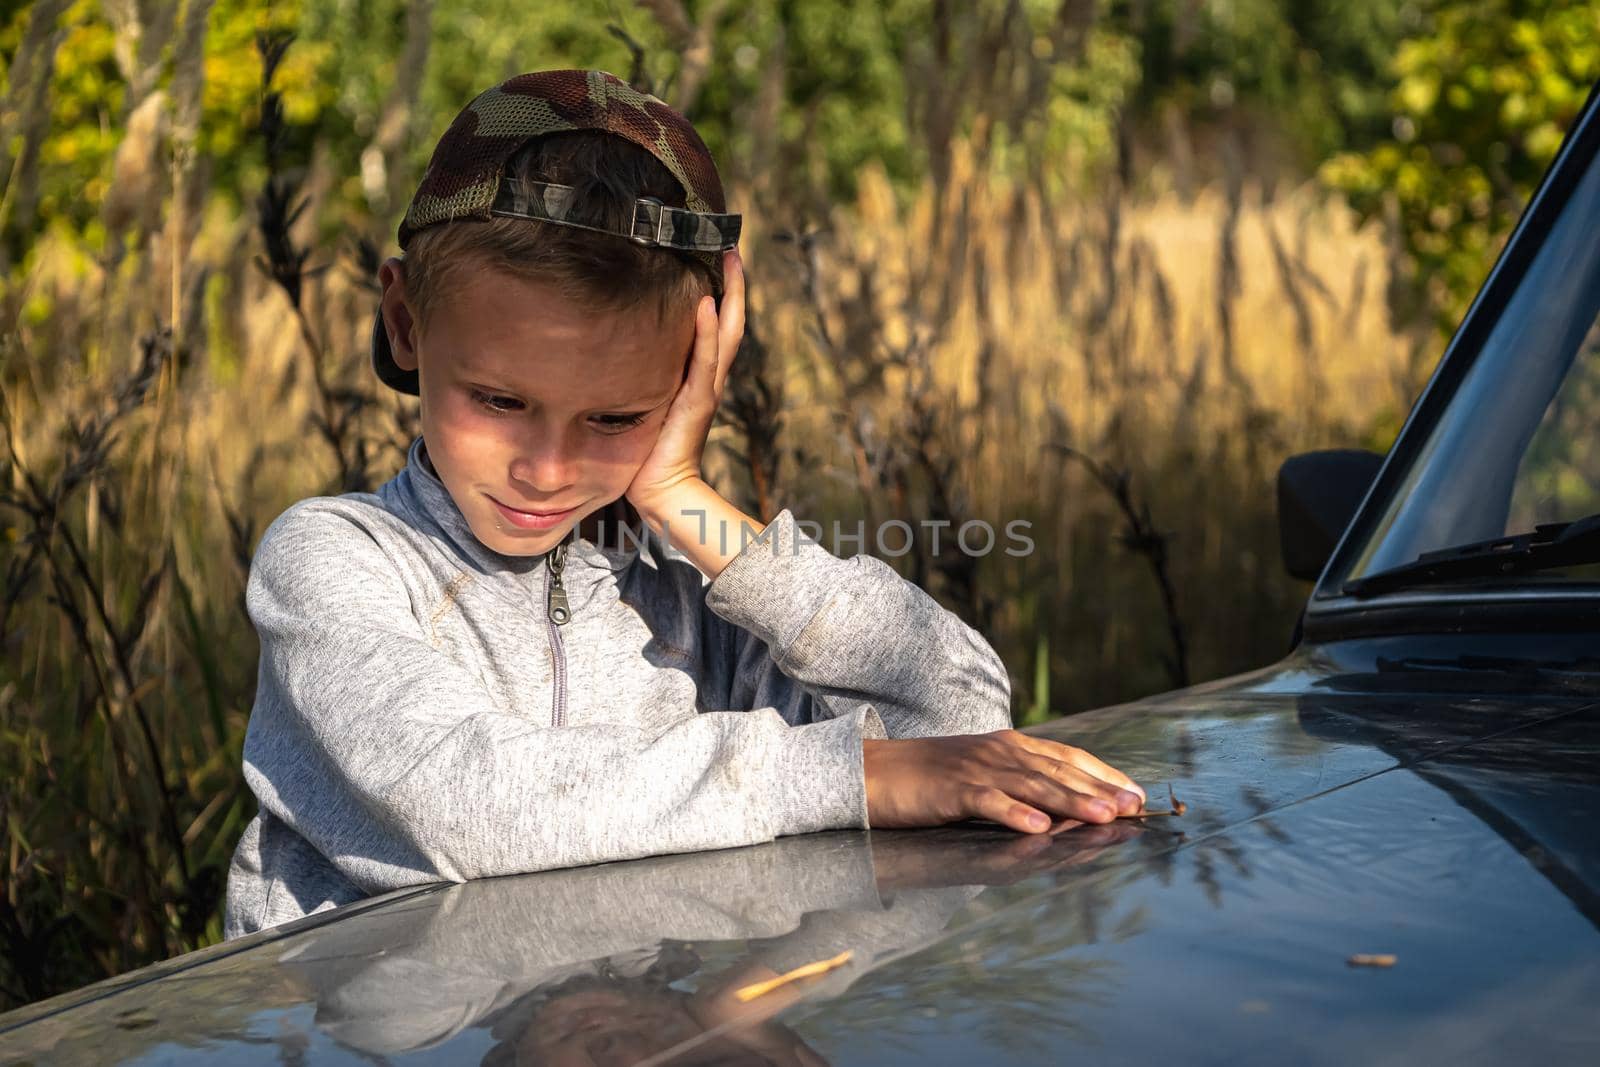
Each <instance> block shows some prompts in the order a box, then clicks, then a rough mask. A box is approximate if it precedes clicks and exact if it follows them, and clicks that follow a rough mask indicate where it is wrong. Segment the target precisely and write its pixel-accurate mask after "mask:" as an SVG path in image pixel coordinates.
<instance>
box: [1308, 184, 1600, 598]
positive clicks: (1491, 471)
mask: <svg viewBox="0 0 1600 1067" xmlns="http://www.w3.org/2000/svg"><path fill="white" fill-rule="evenodd" d="M1597 235H1600V164H1596V163H1595V162H1594V161H1593V160H1591V161H1590V164H1589V166H1588V172H1587V174H1586V175H1585V176H1584V177H1583V178H1582V180H1581V181H1580V182H1579V183H1578V186H1577V188H1576V189H1575V190H1574V192H1573V194H1572V197H1571V199H1570V200H1569V201H1568V202H1567V205H1566V207H1565V208H1564V209H1563V210H1562V212H1561V215H1560V216H1559V218H1558V219H1557V220H1556V223H1555V225H1554V226H1553V227H1552V228H1551V230H1550V231H1549V233H1548V234H1547V236H1546V237H1545V240H1544V242H1543V244H1542V245H1541V246H1540V250H1539V252H1538V254H1537V255H1536V256H1535V258H1534V260H1533V262H1532V265H1531V266H1530V267H1529V269H1528V272H1527V274H1526V275H1525V277H1524V278H1523V280H1522V282H1521V283H1520V284H1519V285H1518V287H1517V289H1516V291H1515V293H1514V295H1513V296H1512V298H1511V300H1510V302H1509V303H1508V304H1507V305H1506V309H1505V311H1504V313H1503V314H1502V315H1501V317H1500V319H1499V321H1498V322H1497V323H1496V325H1495V327H1494V329H1493V331H1492V332H1491V333H1490V334H1489V336H1488V339H1487V340H1486V341H1485V342H1484V345H1483V348H1482V350H1481V351H1480V352H1479V354H1478V357H1477V358H1476V359H1475V360H1474V361H1473V364H1472V366H1471V368H1470V369H1469V370H1468V371H1467V374H1466V376H1465V377H1464V378H1463V380H1462V382H1461V385H1460V387H1459V389H1458V390H1457V392H1456V395H1455V396H1454V398H1453V399H1452V400H1451V401H1450V404H1449V406H1448V407H1447V408H1446V410H1445V411H1444V413H1443V415H1442V416H1441V417H1440V419H1439V421H1438V423H1437V424H1436V425H1435V426H1434V427H1433V430H1432V432H1431V434H1430V435H1429V437H1428V439H1427V441H1426V443H1425V444H1424V445H1423V446H1422V447H1421V449H1419V450H1418V451H1417V453H1416V454H1415V459H1414V461H1413V462H1412V465H1411V467H1410V469H1409V470H1408V471H1407V472H1406V473H1405V476H1404V478H1403V479H1402V481H1401V482H1400V484H1399V489H1398V490H1397V491H1396V492H1395V494H1394V495H1393V497H1392V498H1391V499H1390V501H1389V503H1388V506H1387V509H1386V510H1385V512H1384V514H1383V516H1382V518H1381V519H1380V520H1379V521H1378V523H1377V524H1376V525H1375V526H1374V527H1373V528H1372V533H1371V535H1370V536H1369V537H1368V538H1367V541H1366V543H1365V544H1364V545H1362V546H1361V547H1360V549H1359V550H1358V552H1357V553H1356V554H1355V556H1354V557H1353V559H1354V562H1353V563H1352V565H1351V567H1350V569H1349V572H1348V573H1347V574H1345V575H1341V576H1337V578H1336V581H1343V580H1345V579H1352V578H1361V577H1365V576H1367V575H1370V574H1374V573H1376V572H1379V571H1384V570H1387V569H1389V568H1392V567H1397V566H1400V565H1402V564H1406V563H1410V562H1412V561H1413V560H1415V559H1416V558H1417V557H1418V556H1420V555H1421V554H1422V553H1424V552H1433V551H1437V550H1440V549H1446V548H1452V547H1455V546H1458V545H1463V544H1468V543H1471V542H1474V541H1484V540H1487V539H1490V538H1495V537H1500V536H1502V535H1505V534H1517V533H1524V532H1526V531H1529V530H1531V529H1533V527H1534V526H1535V525H1538V524H1541V523H1552V522H1568V521H1571V520H1574V519H1579V518H1582V517H1585V516H1588V515H1592V514H1594V513H1595V512H1600V437H1597V436H1596V434H1595V433H1594V426H1595V413H1596V411H1597V410H1600V409H1597V401H1600V236H1597ZM1574 573H1576V572H1572V573H1569V574H1568V575H1567V577H1569V578H1570V577H1572V576H1573V574H1574ZM1549 580H1551V579H1550V576H1548V575H1547V576H1542V577H1540V576H1530V575H1517V576H1505V577H1498V578H1485V579H1482V581H1486V582H1493V583H1494V584H1496V585H1497V586H1498V585H1505V584H1508V583H1524V582H1539V581H1549Z"/></svg>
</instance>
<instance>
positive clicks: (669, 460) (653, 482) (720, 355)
mask: <svg viewBox="0 0 1600 1067" xmlns="http://www.w3.org/2000/svg"><path fill="white" fill-rule="evenodd" d="M722 276H723V294H722V312H721V314H720V315H719V314H718V313H717V310H716V303H715V301H713V300H712V299H711V297H709V296H707V297H702V298H701V300H700V303H699V305H698V306H697V307H696V309H695V326H694V347H693V350H692V352H691V353H690V356H689V368H688V374H687V376H686V377H685V379H684V382H683V384H682V385H681V386H679V388H678V393H677V395H676V396H674V397H673V398H672V404H671V405H670V406H669V407H668V408H667V416H666V420H665V421H664V422H663V423H662V426H661V432H660V435H659V436H658V437H657V438H656V443H655V447H654V448H653V449H651V451H650V455H649V456H647V457H646V458H645V461H644V465H643V466H641V467H640V468H639V470H638V472H637V473H636V474H635V475H634V477H633V481H632V482H631V483H630V484H629V486H628V491H627V498H628V500H629V501H630V502H631V503H632V504H633V506H634V507H635V508H637V509H638V511H639V513H640V514H641V515H651V514H669V513H670V512H671V511H672V510H673V509H672V507H671V497H672V495H673V493H674V492H675V491H676V490H679V489H681V488H682V487H684V486H693V485H694V484H695V483H698V482H699V481H700V480H701V478H702V474H701V470H700V462H701V457H702V455H703V454H704V452H705V447H706V436H707V435H708V434H709V433H710V432H711V420H712V418H713V417H714V416H715V415H716V413H717V405H719V404H720V403H721V402H722V388H723V385H724V384H725V383H726V382H727V380H728V369H729V368H730V367H731V366H732V364H733V357H734V355H735V354H736V353H737V352H738V351H739V342H740V341H742V340H743V339H744V267H743V264H742V263H741V262H740V259H739V253H738V252H737V251H728V252H724V253H723V270H722Z"/></svg>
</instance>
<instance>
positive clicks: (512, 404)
mask: <svg viewBox="0 0 1600 1067" xmlns="http://www.w3.org/2000/svg"><path fill="white" fill-rule="evenodd" d="M471 393H472V399H473V400H475V401H477V402H478V403H479V404H482V405H483V406H484V407H486V408H488V409H489V410H490V411H493V412H497V413H502V414H503V413H505V412H507V411H516V410H517V409H518V408H520V407H521V406H522V402H521V401H520V400H515V399H513V398H511V397H509V396H495V395H493V394H492V393H485V392H482V391H480V390H477V389H473V390H471Z"/></svg>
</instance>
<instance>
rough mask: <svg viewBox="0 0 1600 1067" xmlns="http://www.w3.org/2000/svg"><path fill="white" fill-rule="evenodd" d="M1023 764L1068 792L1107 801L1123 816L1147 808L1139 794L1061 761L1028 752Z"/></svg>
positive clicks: (1023, 757) (1023, 758)
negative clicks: (1054, 781) (1055, 782)
mask: <svg viewBox="0 0 1600 1067" xmlns="http://www.w3.org/2000/svg"><path fill="white" fill-rule="evenodd" d="M1022 761H1023V764H1024V766H1026V767H1028V768H1029V769H1031V770H1034V771H1037V772H1038V773H1040V774H1048V775H1049V776H1050V777H1052V778H1054V779H1055V780H1056V781H1058V782H1060V783H1061V784H1062V785H1064V786H1066V787H1067V788H1068V789H1072V790H1075V791H1077V792H1079V793H1088V794H1090V795H1092V796H1097V797H1099V798H1100V799H1101V800H1104V801H1107V802H1108V803H1109V804H1111V806H1112V807H1114V808H1115V809H1116V810H1117V811H1118V812H1119V813H1121V814H1123V815H1132V814H1133V813H1134V812H1136V811H1139V810H1140V809H1141V808H1143V807H1144V798H1143V797H1141V796H1140V795H1139V794H1137V793H1134V792H1132V791H1130V790H1127V789H1124V788H1122V787H1121V786H1119V785H1113V784H1112V783H1110V782H1108V781H1106V780H1105V779H1103V778H1097V777H1095V776H1094V775H1093V774H1090V773H1089V772H1088V771H1085V770H1080V769H1079V768H1077V767H1074V766H1072V765H1071V764H1068V763H1063V762H1062V761H1061V760H1058V759H1052V758H1050V757H1049V756H1041V755H1038V754H1036V753H1033V752H1027V753H1024V754H1023V756H1022Z"/></svg>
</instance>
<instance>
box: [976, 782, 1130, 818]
mask: <svg viewBox="0 0 1600 1067" xmlns="http://www.w3.org/2000/svg"><path fill="white" fill-rule="evenodd" d="M995 785H997V786H999V787H1000V788H1001V789H1003V790H1004V791H1005V792H1006V793H1008V794H1009V795H1011V796H1013V797H1015V798H1016V799H1017V800H1020V801H1022V802H1024V803H1027V804H1032V805H1033V806H1034V807H1036V808H1039V809H1041V810H1043V811H1047V812H1050V813H1051V814H1053V815H1065V816H1066V817H1067V818H1069V819H1081V820H1083V821H1084V822H1096V823H1099V822H1110V821H1111V820H1112V819H1115V818H1116V817H1117V812H1116V808H1115V807H1114V806H1113V805H1112V804H1111V803H1110V802H1109V801H1106V800H1104V799H1102V798H1100V797H1098V796H1095V795H1094V794H1092V793H1086V792H1080V791H1079V790H1076V789H1072V788H1070V787H1069V786H1066V785H1063V784H1062V783H1061V782H1059V781H1057V780H1056V778H1055V777H1054V776H1052V775H1050V774H1047V773H1046V772H1044V771H1037V770H1028V769H1018V770H1016V771H1013V772H1011V773H1009V774H1002V775H1000V776H997V777H996V780H995Z"/></svg>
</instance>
